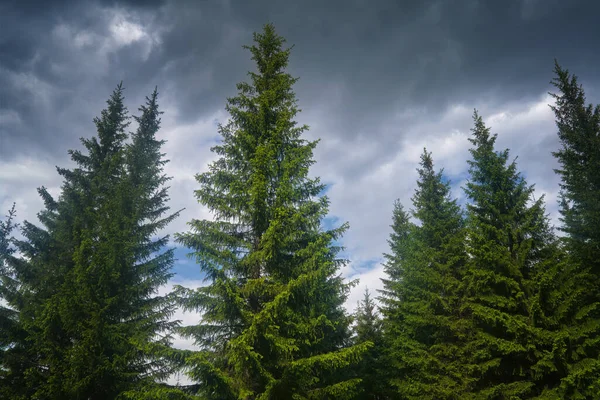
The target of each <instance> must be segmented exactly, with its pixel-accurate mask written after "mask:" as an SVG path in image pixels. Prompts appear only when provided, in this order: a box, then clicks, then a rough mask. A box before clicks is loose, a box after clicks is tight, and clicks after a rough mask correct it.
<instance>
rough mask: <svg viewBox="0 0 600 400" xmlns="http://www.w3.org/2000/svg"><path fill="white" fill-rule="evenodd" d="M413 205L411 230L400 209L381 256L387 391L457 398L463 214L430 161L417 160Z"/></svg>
mask: <svg viewBox="0 0 600 400" xmlns="http://www.w3.org/2000/svg"><path fill="white" fill-rule="evenodd" d="M418 172H419V179H418V182H417V189H416V191H415V195H414V196H413V198H412V201H413V206H414V209H413V210H412V216H413V217H414V218H415V219H416V220H417V221H419V224H418V225H415V224H413V223H411V222H410V221H409V215H408V213H406V212H405V211H404V209H403V208H402V206H401V204H400V203H399V202H397V203H396V206H395V210H394V223H393V225H392V228H393V232H392V235H391V237H390V241H389V244H390V247H391V254H389V255H386V258H387V263H386V269H385V271H386V274H387V278H386V279H384V290H383V297H382V302H383V305H384V307H383V314H384V316H385V320H384V332H385V338H386V345H385V346H386V349H387V350H388V355H387V357H388V360H389V367H390V368H389V373H390V374H391V376H390V383H391V385H392V386H394V388H395V390H396V393H397V396H398V397H399V398H414V399H445V398H461V393H462V392H464V390H465V389H466V387H467V386H466V385H467V383H468V382H467V381H466V379H465V374H464V371H463V366H462V365H461V364H460V363H461V361H463V360H462V359H461V357H460V354H461V352H462V347H461V339H462V336H461V335H464V327H463V321H462V320H461V309H460V304H461V277H462V274H463V272H464V271H463V270H464V264H465V260H466V252H465V248H464V237H465V236H464V221H463V216H462V211H461V209H460V207H459V205H458V204H457V202H456V200H455V199H452V198H451V195H450V185H449V183H448V182H445V181H444V179H443V175H442V171H439V172H435V170H434V168H433V160H432V158H431V154H430V153H428V152H427V151H424V153H423V154H422V155H421V163H420V168H419V169H418Z"/></svg>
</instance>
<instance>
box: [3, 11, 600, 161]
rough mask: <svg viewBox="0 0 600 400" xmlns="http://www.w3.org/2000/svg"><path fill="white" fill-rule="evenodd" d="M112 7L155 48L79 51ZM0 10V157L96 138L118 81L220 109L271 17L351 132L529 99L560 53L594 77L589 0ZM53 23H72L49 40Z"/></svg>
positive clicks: (184, 117)
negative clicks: (394, 119) (459, 107)
mask: <svg viewBox="0 0 600 400" xmlns="http://www.w3.org/2000/svg"><path fill="white" fill-rule="evenodd" d="M115 5H117V6H119V7H120V8H123V9H126V10H128V11H129V12H130V14H129V15H130V16H132V18H134V22H137V23H139V24H140V25H141V26H143V27H144V28H145V29H146V32H147V33H149V34H152V35H154V37H155V38H157V39H158V40H157V43H155V45H154V46H152V48H151V49H150V50H149V51H147V49H146V48H145V47H144V46H146V45H147V44H144V43H138V42H135V43H132V44H129V45H127V46H122V47H120V48H118V49H115V50H114V51H111V52H108V54H107V55H106V65H105V66H103V65H98V62H97V61H96V59H95V58H94V57H97V54H96V53H97V51H98V48H97V43H96V44H92V45H89V46H87V47H86V46H83V47H82V48H79V49H74V48H73V44H72V43H70V42H69V40H68V39H69V38H71V39H73V37H74V36H75V35H76V34H77V33H81V32H84V33H90V34H96V35H98V36H99V37H105V36H106V35H107V30H108V24H109V21H108V20H107V18H106V16H105V14H102V12H101V11H102V10H103V9H106V8H110V7H114V6H115ZM0 7H2V8H1V9H0V27H1V28H0V30H1V33H2V35H0V37H1V39H0V88H1V89H0V90H1V92H0V116H1V118H2V120H0V130H1V131H0V132H1V134H2V137H0V155H2V156H4V157H6V156H7V155H8V154H13V155H14V151H11V150H9V149H10V148H16V149H18V150H22V151H25V149H28V151H31V149H36V148H37V147H38V146H43V147H42V148H43V149H44V151H58V152H59V153H60V154H64V148H63V147H64V145H63V142H65V141H68V142H69V143H72V140H73V137H78V136H82V135H88V134H89V133H90V128H93V127H92V126H91V123H90V121H91V119H92V118H93V116H95V115H97V114H98V113H99V111H100V109H101V107H102V106H103V101H104V99H105V98H106V97H107V96H108V94H109V92H110V90H111V89H112V88H113V87H114V85H115V84H116V83H117V82H118V81H120V80H121V79H123V80H124V81H125V86H126V88H127V93H126V94H127V97H128V99H135V100H136V101H137V100H141V99H142V98H143V95H144V94H145V93H146V92H148V91H149V90H151V88H152V87H153V86H154V85H159V88H163V92H165V93H166V94H167V95H168V97H169V98H170V99H172V100H173V101H174V102H175V104H174V105H175V106H176V108H177V109H178V111H179V113H178V115H179V118H180V120H181V122H190V121H193V120H195V119H197V118H199V117H201V116H203V115H209V114H211V113H214V112H215V111H216V110H220V109H222V108H223V106H224V103H225V98H226V97H227V96H230V95H232V94H234V93H235V83H236V82H238V81H239V80H241V79H244V78H245V73H246V71H247V70H248V69H249V68H251V67H252V65H251V61H250V60H249V56H248V54H247V52H246V51H244V50H242V49H241V46H242V45H243V44H248V43H249V42H251V33H252V32H253V31H256V30H260V28H261V26H262V25H263V24H264V23H265V22H273V23H275V25H276V27H277V29H278V31H279V32H280V33H281V34H282V35H284V36H285V37H286V38H287V39H288V43H289V44H294V45H295V46H296V47H295V49H294V51H293V55H292V60H291V70H292V73H293V74H294V75H296V76H300V78H301V80H300V82H299V83H298V86H297V91H298V96H299V99H300V104H301V106H302V108H303V109H305V110H307V109H310V108H311V107H313V108H314V107H319V106H321V105H327V106H328V107H330V109H331V110H330V111H331V112H332V113H333V114H332V115H335V121H334V122H333V123H332V124H333V125H332V126H333V127H334V128H335V129H336V130H337V131H338V132H339V134H340V135H344V137H345V138H346V139H348V140H355V139H356V137H361V136H367V137H368V136H369V135H371V134H372V130H373V128H372V127H373V126H375V125H376V124H377V123H378V122H379V121H380V120H381V119H382V118H386V116H387V115H389V114H390V113H392V112H394V110H402V109H404V108H406V109H418V110H420V111H419V112H420V115H427V118H429V119H436V118H438V115H439V114H440V113H441V111H443V110H444V108H445V107H447V106H448V105H450V104H455V103H462V104H465V105H467V106H468V107H477V106H478V105H479V104H482V103H486V104H490V103H492V104H493V103H497V104H501V103H503V102H506V101H509V100H530V99H532V98H534V97H537V96H539V94H540V93H543V92H544V91H546V90H548V89H549V85H548V81H549V79H550V78H551V76H552V72H551V70H552V63H553V59H554V58H555V57H556V58H558V59H559V60H560V61H561V62H563V63H564V64H565V65H567V66H568V67H569V68H571V69H572V70H573V71H574V72H576V73H577V74H579V75H582V76H583V77H584V78H586V79H587V80H588V81H589V82H590V83H591V84H595V83H596V82H597V80H598V73H597V71H596V70H597V69H596V65H598V62H599V61H600V52H598V51H597V50H598V47H597V45H596V44H595V41H596V38H597V37H598V33H600V28H599V27H598V24H597V21H596V16H597V15H598V12H599V11H600V3H598V2H595V1H593V0H589V1H584V0H571V1H559V0H543V1H542V0H507V1H483V0H481V1H476V0H455V1H432V0H428V1H423V0H404V1H392V0H379V1H368V0H354V1H342V0H340V1H317V0H310V1H302V2H296V1H276V2H273V1H266V0H261V1H252V2H248V1H235V0H231V1H226V0H223V1H171V2H165V3H163V2H142V1H140V2H133V1H131V2H108V1H107V2H89V1H88V2H70V1H69V2H67V1H64V2H60V1H58V2H39V3H37V2H33V1H25V2H23V1H19V2H16V1H14V2H3V3H2V5H1V6H0ZM60 24H63V25H65V26H67V27H68V28H69V29H70V30H66V31H65V32H63V35H62V36H60V35H59V36H58V37H57V35H56V30H57V26H59V25H60ZM144 52H147V53H148V54H146V55H145V56H144V57H142V54H143V53H144ZM334 92H335V93H334ZM44 96H45V97H44ZM333 99H337V103H336V101H333ZM132 101H133V100H132ZM132 108H133V109H135V108H136V106H135V105H134V106H133V107H132ZM407 130H408V127H403V126H399V127H398V129H397V131H395V132H389V133H388V134H386V135H382V136H380V137H378V138H377V140H378V141H379V142H380V143H381V146H382V148H385V146H386V145H387V144H388V142H393V141H394V140H396V139H397V136H398V135H402V134H407V132H406V131H407Z"/></svg>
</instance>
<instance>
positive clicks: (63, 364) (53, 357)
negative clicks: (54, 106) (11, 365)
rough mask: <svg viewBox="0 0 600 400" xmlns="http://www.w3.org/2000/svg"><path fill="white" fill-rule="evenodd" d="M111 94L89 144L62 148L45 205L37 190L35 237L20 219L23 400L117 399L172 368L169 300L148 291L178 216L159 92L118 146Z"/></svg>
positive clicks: (161, 275) (165, 271)
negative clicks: (65, 151) (54, 190)
mask: <svg viewBox="0 0 600 400" xmlns="http://www.w3.org/2000/svg"><path fill="white" fill-rule="evenodd" d="M122 91H123V89H122V86H121V85H119V86H118V87H117V89H116V90H115V91H114V92H113V94H112V96H111V97H110V99H109V100H108V102H107V104H108V107H107V109H105V110H103V111H102V115H101V117H100V118H96V119H95V120H94V122H95V124H96V127H97V131H98V136H97V137H93V138H91V139H82V143H83V146H84V148H85V150H86V153H84V152H82V151H78V150H74V151H70V152H69V153H70V155H71V158H72V160H73V161H74V162H75V164H76V165H77V167H76V168H74V169H72V170H70V169H62V168H59V169H58V171H59V173H60V174H61V175H62V176H63V177H64V183H63V186H62V192H61V195H60V197H59V199H58V200H54V199H53V198H52V196H51V195H50V194H49V193H48V192H47V191H46V189H44V188H42V189H40V191H39V192H40V194H41V196H42V198H43V199H44V202H45V205H46V209H45V210H43V211H42V212H41V213H40V214H39V215H38V216H39V219H40V221H41V222H42V224H43V228H39V227H36V226H34V225H33V224H31V223H28V222H26V223H25V224H24V228H23V234H24V236H25V238H26V239H25V240H23V241H19V242H17V247H18V249H19V251H20V252H21V253H22V254H23V257H22V258H13V259H12V267H13V269H14V271H15V277H16V278H17V280H18V282H19V283H20V289H19V291H20V293H19V295H18V296H16V297H15V298H14V299H13V300H12V303H13V304H15V306H16V308H17V309H19V310H20V311H21V313H20V322H21V324H22V325H23V328H24V329H25V331H26V332H27V341H28V343H29V345H28V346H29V350H30V352H31V357H30V360H29V361H30V364H32V365H28V366H26V370H25V372H24V375H25V377H26V378H27V379H26V381H27V384H26V385H25V387H26V389H27V393H30V396H31V398H41V399H114V398H116V397H117V396H118V395H120V394H122V393H124V392H126V391H128V390H134V389H136V388H141V387H144V388H146V389H147V388H148V387H151V386H153V385H154V384H155V381H156V380H157V379H163V378H166V376H167V375H168V374H169V373H170V371H171V370H172V368H171V367H170V364H169V363H168V362H167V361H166V357H167V355H168V354H169V353H170V352H171V350H170V348H169V345H170V339H169V338H170V336H169V335H170V331H171V330H172V328H173V327H174V325H176V323H175V322H170V321H169V319H170V317H171V315H172V313H173V307H174V305H173V304H172V302H171V300H170V299H169V298H168V297H165V296H157V295H156V291H157V289H158V287H159V286H161V285H163V284H164V283H166V282H167V280H168V279H169V278H170V276H171V273H170V272H169V270H170V268H171V265H172V263H173V253H172V250H167V251H162V252H161V249H162V248H163V247H164V246H165V245H166V244H167V241H168V237H162V238H158V239H156V238H154V236H155V235H156V233H157V232H158V231H159V230H160V229H162V228H163V227H164V226H165V225H166V224H168V223H169V222H170V221H171V220H172V219H173V218H175V216H176V215H177V214H172V215H169V216H167V217H164V214H165V213H166V212H167V211H168V207H167V206H166V205H165V203H166V201H167V200H168V195H167V189H166V188H165V187H164V184H165V182H166V181H167V180H168V178H167V177H165V176H164V175H163V173H162V170H163V165H164V163H165V162H166V161H164V160H163V159H162V156H163V155H162V154H161V153H160V147H161V145H162V142H161V141H158V140H156V137H155V135H156V132H157V131H158V129H159V125H160V119H159V114H160V113H159V111H158V105H157V102H156V100H157V92H156V91H155V92H154V93H153V94H152V96H151V97H150V98H148V99H147V103H146V105H145V106H143V107H141V108H140V111H141V112H142V115H141V116H140V117H138V118H136V120H137V122H138V123H139V127H138V129H137V132H135V133H134V134H133V140H132V143H131V144H129V145H127V144H125V140H126V139H127V137H128V135H127V133H126V132H125V129H126V128H127V126H128V124H129V118H128V115H127V110H126V108H125V105H124V103H123V94H122Z"/></svg>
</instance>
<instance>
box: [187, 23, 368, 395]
mask: <svg viewBox="0 0 600 400" xmlns="http://www.w3.org/2000/svg"><path fill="white" fill-rule="evenodd" d="M254 42H255V43H254V44H253V45H252V46H246V48H247V49H248V50H249V51H250V52H251V54H252V59H253V60H254V61H255V63H256V67H257V71H256V72H250V73H249V76H250V82H243V83H240V84H238V85H237V88H238V94H237V96H235V97H232V98H230V99H228V101H227V107H226V109H227V111H228V112H229V114H230V120H229V122H228V123H227V124H225V125H221V126H220V127H219V131H220V134H221V138H222V141H221V143H220V144H219V145H217V146H215V147H214V148H213V151H214V152H215V153H216V154H217V155H218V156H219V158H218V160H217V161H215V162H213V163H212V164H210V166H209V170H208V172H206V173H203V174H199V175H197V177H196V178H197V181H198V183H199V184H200V188H199V189H198V190H197V191H196V197H197V198H198V201H199V202H200V203H202V204H203V205H205V206H206V207H207V208H208V209H209V210H211V211H212V213H213V216H214V220H193V221H191V222H190V223H189V225H190V227H191V231H190V232H188V233H184V234H181V235H179V236H178V240H179V242H180V243H181V244H184V245H185V246H187V247H190V248H192V249H194V253H193V256H194V257H195V259H196V260H197V262H198V263H199V264H200V267H201V270H202V272H203V273H204V274H205V276H206V279H207V281H208V283H209V284H208V285H207V286H205V287H202V288H199V289H197V290H187V289H184V288H179V294H180V296H181V304H182V306H183V307H185V308H187V309H193V310H198V311H200V312H202V321H201V322H200V324H199V325H196V326H191V327H187V328H184V329H182V333H183V334H185V335H187V336H190V337H192V338H194V339H195V341H196V343H197V344H198V345H199V346H200V347H201V349H202V350H201V351H199V352H197V353H195V354H194V355H193V356H191V357H189V359H188V366H189V375H190V377H191V378H192V379H194V380H195V381H197V382H198V383H199V384H200V388H201V390H200V393H201V394H202V395H203V396H205V397H206V398H210V399H309V398H319V399H320V398H339V399H345V398H349V396H351V394H352V392H353V391H354V389H355V388H356V386H357V385H358V383H359V380H358V379H354V380H346V379H342V380H340V379H338V377H339V376H342V375H340V371H343V370H344V369H347V367H349V366H351V365H353V364H355V363H356V362H357V361H358V359H359V358H360V354H361V353H362V352H363V351H364V350H365V349H366V348H367V347H368V345H366V344H363V345H357V346H353V347H344V345H345V343H346V342H347V340H348V336H349V326H348V325H349V320H350V318H349V316H348V315H346V312H345V309H344V307H343V303H344V300H345V299H346V295H347V292H348V290H349V284H346V283H344V282H343V279H342V278H341V276H339V272H338V271H339V268H340V266H342V265H343V264H344V261H343V260H339V259H337V258H336V253H337V252H338V250H339V248H338V247H336V246H335V245H334V241H335V240H336V239H338V238H339V237H340V235H341V234H342V233H343V231H344V230H345V229H346V225H343V226H341V227H339V228H334V229H330V230H323V229H322V228H321V222H322V220H323V218H324V217H325V216H326V213H327V208H328V199H327V198H326V197H325V196H322V197H319V194H320V193H321V192H322V191H323V189H324V185H323V184H321V183H320V182H319V180H318V179H312V178H309V177H308V173H309V168H310V166H311V165H312V164H313V163H314V161H313V158H312V153H313V150H314V148H315V146H316V144H317V142H316V141H315V142H309V141H306V140H304V139H302V133H303V132H304V131H305V130H306V129H307V127H306V126H298V125H297V124H296V122H294V117H295V116H296V114H297V113H298V111H299V110H298V108H297V106H296V97H295V94H294V92H293V90H292V86H293V84H294V83H295V82H296V80H297V79H296V78H292V77H291V76H290V75H289V74H288V73H287V72H286V71H285V69H286V67H287V64H288V58H289V55H290V49H284V48H283V45H284V39H283V38H282V37H280V36H278V35H277V34H276V33H275V30H274V28H273V26H272V25H266V26H265V27H264V30H263V32H262V33H257V34H255V35H254Z"/></svg>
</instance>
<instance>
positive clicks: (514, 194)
mask: <svg viewBox="0 0 600 400" xmlns="http://www.w3.org/2000/svg"><path fill="white" fill-rule="evenodd" d="M474 121H475V126H474V128H473V130H472V132H473V136H472V137H471V138H470V139H469V140H470V142H471V143H472V144H473V147H472V148H471V149H470V152H471V156H472V159H471V160H469V161H468V163H469V166H470V168H469V173H470V179H469V182H468V183H467V186H466V188H465V192H466V194H467V196H468V198H469V200H470V204H468V206H467V207H468V234H467V235H468V236H467V247H468V252H469V260H468V263H467V265H468V270H467V273H466V275H465V285H466V287H465V291H466V292H465V304H464V306H463V312H464V315H466V316H467V317H468V318H469V320H470V323H471V325H472V327H471V335H469V336H468V338H467V339H468V343H467V344H466V345H465V347H464V348H465V351H466V353H465V354H467V355H468V359H465V361H464V364H465V365H468V363H470V365H469V368H470V370H471V374H470V377H471V378H472V379H473V382H472V385H471V386H470V390H469V392H470V393H469V395H470V396H474V397H475V398H498V399H500V398H532V397H535V396H538V395H540V394H541V392H542V390H543V383H545V382H547V381H545V380H544V376H545V374H547V373H549V371H551V370H552V369H553V368H554V367H553V366H552V365H550V364H551V362H552V357H551V356H549V352H550V351H551V347H552V343H551V340H550V343H549V342H548V340H549V339H548V332H547V331H546V330H545V329H544V328H545V324H546V322H545V318H544V315H543V313H542V311H543V307H541V302H540V287H541V286H542V284H541V283H542V282H543V281H544V280H545V279H546V278H547V274H548V266H549V263H552V262H553V260H552V258H551V257H552V256H553V252H552V251H549V249H550V250H551V249H552V244H553V241H554V240H553V235H552V232H551V230H550V228H549V226H548V221H547V217H546V214H545V210H544V203H543V197H541V198H539V199H537V200H536V199H534V197H533V194H534V187H533V185H528V184H527V183H526V181H525V179H524V178H523V177H522V176H521V174H520V173H519V172H518V171H517V166H516V162H515V161H512V162H509V160H508V158H509V152H508V150H504V151H499V152H497V151H495V149H494V146H495V141H496V135H492V134H491V133H490V129H489V128H487V127H486V126H485V124H484V123H483V120H482V118H481V117H480V116H479V115H478V114H477V112H475V114H474ZM549 257H550V258H549ZM549 348H550V349H549Z"/></svg>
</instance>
